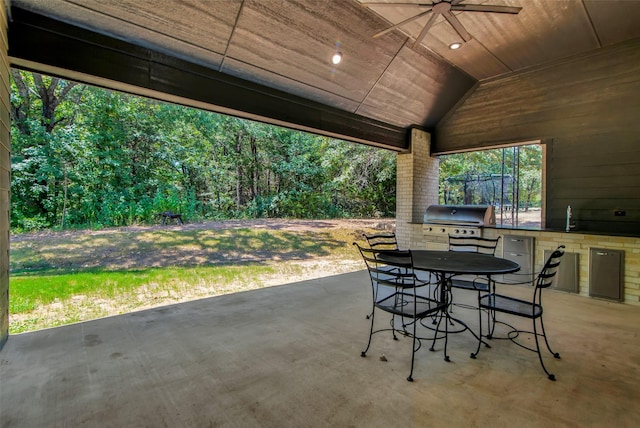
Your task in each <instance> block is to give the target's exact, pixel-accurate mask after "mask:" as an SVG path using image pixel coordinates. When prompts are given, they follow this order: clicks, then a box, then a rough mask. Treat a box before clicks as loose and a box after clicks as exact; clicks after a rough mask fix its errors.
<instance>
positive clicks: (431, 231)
mask: <svg viewBox="0 0 640 428" xmlns="http://www.w3.org/2000/svg"><path fill="white" fill-rule="evenodd" d="M495 224H496V215H495V210H494V207H493V205H431V206H429V207H428V208H427V210H426V211H425V213H424V219H423V227H422V231H423V233H424V235H425V238H426V240H427V243H428V244H432V245H429V247H431V248H433V249H441V250H446V249H447V247H448V244H447V243H448V237H449V235H452V236H478V237H482V228H483V227H485V226H495Z"/></svg>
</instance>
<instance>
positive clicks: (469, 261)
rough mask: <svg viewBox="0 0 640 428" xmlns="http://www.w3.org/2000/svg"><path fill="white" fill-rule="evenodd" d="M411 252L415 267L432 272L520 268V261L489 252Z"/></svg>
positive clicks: (480, 272) (477, 272)
mask: <svg viewBox="0 0 640 428" xmlns="http://www.w3.org/2000/svg"><path fill="white" fill-rule="evenodd" d="M411 254H412V255H413V266H414V268H415V269H418V270H428V271H431V272H440V273H448V274H472V275H495V274H504V273H512V272H517V271H518V270H520V265H519V264H518V263H516V262H514V261H512V260H507V259H502V258H500V257H495V256H490V255H488V254H478V253H466V252H457V251H431V250H411Z"/></svg>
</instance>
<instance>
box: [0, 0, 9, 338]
mask: <svg viewBox="0 0 640 428" xmlns="http://www.w3.org/2000/svg"><path fill="white" fill-rule="evenodd" d="M6 8H7V2H6V1H5V0H0V9H1V11H0V56H1V58H2V61H0V101H1V102H0V349H2V346H3V345H4V343H5V342H6V341H7V338H8V337H9V209H10V204H9V187H10V184H11V175H10V174H11V115H10V113H9V105H11V104H10V102H9V93H10V88H11V84H10V81H9V59H8V58H7V51H8V49H9V47H8V45H7V9H6Z"/></svg>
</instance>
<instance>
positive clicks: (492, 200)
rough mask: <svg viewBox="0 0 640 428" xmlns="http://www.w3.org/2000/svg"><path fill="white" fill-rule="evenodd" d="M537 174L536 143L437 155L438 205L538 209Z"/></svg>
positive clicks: (539, 168) (539, 152)
mask: <svg viewBox="0 0 640 428" xmlns="http://www.w3.org/2000/svg"><path fill="white" fill-rule="evenodd" d="M541 174H542V149H541V147H540V145H538V144H532V145H527V146H519V147H508V148H504V149H491V150H483V151H475V152H467V153H457V154H453V155H446V156H441V157H440V203H445V204H472V205H473V204H493V205H495V206H499V205H500V204H501V203H502V204H504V205H509V206H511V205H513V206H515V205H518V206H519V208H521V209H522V208H524V209H525V210H526V209H528V208H530V207H533V206H537V207H539V206H540V204H541V185H542V177H541ZM516 199H518V200H517V201H516ZM514 201H515V202H514Z"/></svg>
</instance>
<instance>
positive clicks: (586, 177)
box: [433, 39, 640, 234]
mask: <svg viewBox="0 0 640 428" xmlns="http://www.w3.org/2000/svg"><path fill="white" fill-rule="evenodd" d="M638 117H640V40H638V39H636V40H632V41H630V42H625V43H622V44H619V45H615V46H611V47H607V48H603V49H599V50H598V51H595V52H593V53H590V54H583V55H578V56H576V57H573V58H571V59H569V60H565V61H561V62H558V63H556V64H553V65H547V66H545V67H539V68H536V69H532V70H528V71H526V72H521V73H514V74H512V75H509V76H506V77H503V78H499V79H493V80H490V81H486V82H481V83H480V84H479V86H478V88H477V89H476V91H475V92H474V93H473V94H471V96H469V97H468V98H467V99H466V100H465V102H464V103H462V104H461V105H460V106H459V107H458V108H457V109H456V110H455V112H453V113H452V114H451V115H449V116H448V118H447V119H446V120H445V121H443V122H442V123H440V124H438V126H437V127H436V131H435V133H434V143H433V150H434V152H435V153H439V152H448V151H455V150H459V149H465V148H469V147H473V148H481V147H488V146H491V145H494V144H496V143H508V142H515V141H524V140H527V139H536V138H548V139H552V140H553V144H552V145H551V147H550V149H549V151H548V153H547V163H546V167H547V177H546V180H547V197H546V205H547V224H546V225H547V227H551V228H563V227H564V222H565V216H566V206H567V205H568V204H571V205H572V207H573V206H574V205H578V206H576V207H575V208H576V214H577V215H578V213H579V212H580V209H584V210H585V216H586V217H588V218H584V219H578V220H580V224H579V227H580V228H583V229H584V230H589V231H603V232H607V231H614V230H615V231H616V232H620V233H636V234H637V233H638V228H637V223H636V222H637V212H635V210H634V208H633V207H635V206H637V201H638V199H640V192H639V191H638V187H637V183H638V182H640V177H639V175H638V174H639V173H638V171H640V121H638ZM605 195H606V196H607V197H606V198H603V197H604V196H605ZM626 206H628V207H630V208H628V210H627V211H628V212H627V215H626V216H625V217H614V216H613V215H612V213H613V211H614V209H616V208H622V209H624V208H625V207H626ZM587 212H588V213H589V215H588V216H587V215H586V213H587ZM634 219H635V220H634Z"/></svg>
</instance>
